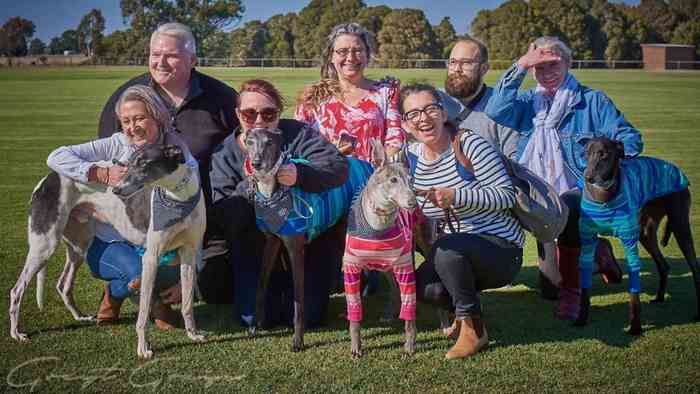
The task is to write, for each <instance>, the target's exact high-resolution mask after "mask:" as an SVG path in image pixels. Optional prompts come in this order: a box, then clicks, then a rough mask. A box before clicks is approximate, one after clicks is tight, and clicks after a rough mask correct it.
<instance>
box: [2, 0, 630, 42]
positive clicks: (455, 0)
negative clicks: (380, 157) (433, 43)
mask: <svg viewBox="0 0 700 394" xmlns="http://www.w3.org/2000/svg"><path fill="white" fill-rule="evenodd" d="M553 1H556V0H553ZM624 1H625V3H631V4H637V3H639V1H638V0H624ZM502 2H503V0H479V1H475V0H385V1H380V0H365V3H366V4H367V5H368V6H376V5H381V4H384V5H387V6H389V7H391V8H418V9H422V10H423V11H424V12H425V14H426V16H427V17H428V19H429V20H430V23H432V24H433V25H436V24H438V23H439V22H440V20H441V19H442V18H443V17H445V16H449V17H450V19H451V21H452V24H453V25H454V27H455V29H456V30H457V33H465V32H466V31H467V29H468V27H469V23H470V22H471V20H472V19H473V18H474V16H475V15H476V13H477V12H478V11H479V10H480V9H483V8H488V9H493V8H496V7H498V5H499V4H501V3H502ZM308 3H309V0H286V1H270V0H252V1H251V0H243V5H244V6H245V8H246V11H245V13H244V14H243V20H242V22H241V23H245V22H246V21H249V20H254V19H259V20H263V21H264V20H266V19H267V18H269V17H271V16H272V15H275V14H280V13H287V12H299V11H300V10H301V9H302V8H304V6H306V4H308ZM93 8H99V9H100V10H102V15H103V16H104V17H105V20H106V29H105V30H106V33H107V34H109V33H111V32H112V31H114V30H120V29H124V28H126V27H125V26H124V24H123V21H122V16H121V9H120V8H119V0H92V1H90V0H0V23H5V21H7V19H8V18H10V17H13V16H21V17H23V18H25V19H29V20H31V21H32V22H34V24H35V25H36V32H35V34H34V37H38V38H40V39H41V40H42V41H44V42H46V43H48V42H49V41H50V40H51V38H52V37H55V36H58V35H60V34H61V33H63V32H64V31H65V30H67V29H74V28H76V27H77V26H78V23H80V18H82V17H83V15H85V14H87V13H88V12H90V10H91V9H93Z"/></svg>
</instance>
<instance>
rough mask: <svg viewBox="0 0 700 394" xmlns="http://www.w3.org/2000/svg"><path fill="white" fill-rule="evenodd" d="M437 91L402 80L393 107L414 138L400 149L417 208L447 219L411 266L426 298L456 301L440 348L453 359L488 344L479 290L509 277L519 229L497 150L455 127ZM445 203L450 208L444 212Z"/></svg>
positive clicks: (442, 303)
mask: <svg viewBox="0 0 700 394" xmlns="http://www.w3.org/2000/svg"><path fill="white" fill-rule="evenodd" d="M439 97H440V96H439V94H438V92H437V91H436V90H435V88H434V87H432V86H430V85H424V84H416V85H410V86H406V87H404V88H402V89H401V94H400V98H399V110H400V111H401V114H402V120H403V121H402V125H403V128H404V130H406V131H407V132H408V133H409V134H411V135H412V136H413V137H414V138H415V139H416V140H417V142H413V143H411V144H409V146H408V148H407V149H406V152H405V153H406V157H407V158H408V160H409V162H410V163H411V168H412V171H411V172H412V174H411V175H412V184H413V187H414V188H415V189H416V192H417V195H418V196H417V199H418V203H419V205H420V206H423V214H424V215H425V216H427V217H428V218H430V219H434V220H438V221H444V220H449V221H450V223H448V227H449V229H446V230H445V231H446V234H445V235H444V236H442V237H441V238H439V239H438V240H437V241H436V242H435V244H434V245H433V248H432V250H431V252H430V254H429V255H428V256H427V259H426V260H425V262H424V263H423V264H422V265H421V266H420V267H419V268H418V270H417V287H418V289H417V290H418V296H419V297H420V298H421V299H423V300H425V301H429V302H433V303H436V304H438V306H439V307H442V308H446V309H450V308H451V307H452V306H454V309H455V321H454V323H453V325H452V327H451V329H452V330H451V335H450V336H456V337H457V343H455V345H454V346H453V347H452V348H451V349H450V350H449V351H448V352H447V354H446V355H445V357H446V358H447V359H453V358H463V357H469V356H472V355H474V354H475V353H477V352H478V351H479V350H481V349H483V348H484V347H485V346H486V345H487V344H488V334H487V332H486V326H485V324H484V321H483V319H482V316H481V304H480V301H479V295H478V293H479V291H482V290H485V289H493V288H498V287H502V286H504V285H506V284H508V283H510V282H512V281H513V279H514V278H515V275H516V274H517V273H518V272H519V271H520V266H521V265H522V257H523V249H522V247H523V243H524V240H525V235H524V233H523V229H522V228H521V226H520V224H519V222H518V221H517V220H516V219H515V218H514V217H513V216H512V215H511V213H510V211H509V208H511V207H512V206H513V205H514V203H515V189H514V188H513V185H512V184H511V181H510V178H509V176H508V174H506V169H505V167H504V165H503V162H502V161H501V159H500V157H499V155H498V153H497V152H496V150H495V149H494V148H493V147H492V146H491V145H490V144H489V143H488V142H487V141H486V140H485V139H483V138H482V137H481V136H479V135H478V134H476V133H473V132H471V131H469V130H466V131H464V132H462V133H460V134H456V133H455V129H454V128H453V127H452V125H451V124H449V123H446V121H447V113H446V111H445V110H444V109H443V106H442V103H441V101H440V98H439ZM455 138H458V140H457V142H453V140H454V139H455ZM453 146H456V147H458V149H459V150H460V151H459V152H455V150H454V149H453ZM462 156H463V157H462ZM464 157H466V160H464ZM462 163H464V164H462ZM465 165H466V166H465ZM469 167H470V168H469ZM446 210H450V211H452V212H453V213H454V215H452V216H450V217H449V219H446V213H445V212H446ZM450 299H451V300H452V303H453V305H450Z"/></svg>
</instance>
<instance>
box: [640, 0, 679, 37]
mask: <svg viewBox="0 0 700 394" xmlns="http://www.w3.org/2000/svg"><path fill="white" fill-rule="evenodd" d="M637 9H638V11H639V16H640V18H641V19H642V21H644V23H646V24H647V25H648V26H650V27H651V29H652V30H653V32H654V34H655V35H656V37H658V39H659V41H663V42H670V41H671V38H672V37H673V31H674V30H675V29H676V26H678V23H679V22H680V18H679V15H678V13H677V12H676V11H675V10H674V9H672V8H671V7H670V6H669V5H668V4H667V3H666V2H665V1H664V0H641V1H640V2H639V5H638V6H637Z"/></svg>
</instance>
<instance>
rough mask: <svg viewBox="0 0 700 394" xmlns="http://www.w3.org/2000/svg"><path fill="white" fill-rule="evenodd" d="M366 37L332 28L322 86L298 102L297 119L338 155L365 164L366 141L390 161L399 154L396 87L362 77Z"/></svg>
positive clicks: (354, 27) (346, 27)
mask: <svg viewBox="0 0 700 394" xmlns="http://www.w3.org/2000/svg"><path fill="white" fill-rule="evenodd" d="M369 43H370V36H369V33H368V32H367V31H366V30H365V29H363V28H362V26H360V25H359V24H357V23H344V24H340V25H337V26H335V27H334V28H333V30H332V31H331V33H330V35H329V36H328V40H327V42H326V47H325V48H324V50H323V64H322V66H321V81H320V82H317V83H315V84H313V85H311V86H309V87H307V88H306V89H305V90H304V92H302V94H301V97H300V98H299V103H298V105H297V110H296V115H295V117H296V119H298V120H300V121H303V122H306V123H308V124H310V125H311V126H312V127H313V128H314V129H316V130H318V131H319V132H320V133H321V135H323V136H324V137H325V138H326V139H327V140H329V141H330V142H332V143H333V144H335V145H336V146H337V147H338V149H340V151H341V152H342V153H343V154H346V155H353V156H355V157H357V158H358V159H361V160H365V161H370V158H371V153H372V152H371V150H370V144H369V141H370V139H375V140H377V141H380V142H381V143H382V144H383V145H384V147H385V148H386V151H387V153H388V154H389V157H391V156H392V155H393V154H394V153H396V152H397V151H398V150H399V149H401V145H402V144H403V143H404V141H405V133H404V131H403V130H402V129H401V117H400V115H399V112H398V109H397V104H398V93H399V81H398V80H396V79H394V78H391V77H387V78H385V79H382V80H380V81H372V80H370V79H367V78H366V77H365V74H364V71H365V68H367V65H368V63H369V59H370V56H371V49H370V44H369Z"/></svg>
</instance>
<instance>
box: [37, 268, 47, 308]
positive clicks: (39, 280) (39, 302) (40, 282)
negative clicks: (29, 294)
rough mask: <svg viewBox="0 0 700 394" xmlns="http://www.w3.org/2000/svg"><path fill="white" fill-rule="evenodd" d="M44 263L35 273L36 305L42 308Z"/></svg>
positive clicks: (44, 277) (44, 275)
mask: <svg viewBox="0 0 700 394" xmlns="http://www.w3.org/2000/svg"><path fill="white" fill-rule="evenodd" d="M46 267H47V266H46V265H44V267H43V268H42V269H40V270H39V272H37V274H36V305H37V306H38V307H39V310H43V309H44V287H45V286H44V283H45V282H46Z"/></svg>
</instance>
